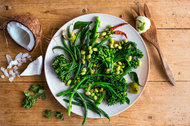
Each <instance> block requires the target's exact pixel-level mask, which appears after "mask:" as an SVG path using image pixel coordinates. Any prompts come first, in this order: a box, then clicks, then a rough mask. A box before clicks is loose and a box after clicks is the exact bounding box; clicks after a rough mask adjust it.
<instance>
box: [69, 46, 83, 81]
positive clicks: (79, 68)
mask: <svg viewBox="0 0 190 126" xmlns="http://www.w3.org/2000/svg"><path fill="white" fill-rule="evenodd" d="M76 49H77V51H78V55H79V59H81V53H80V50H79V48H78V47H76ZM80 70H81V62H80V63H79V66H78V70H77V72H76V74H75V76H74V78H73V80H72V82H71V85H72V84H73V82H74V81H75V80H76V78H77V77H78V75H79V72H80Z"/></svg>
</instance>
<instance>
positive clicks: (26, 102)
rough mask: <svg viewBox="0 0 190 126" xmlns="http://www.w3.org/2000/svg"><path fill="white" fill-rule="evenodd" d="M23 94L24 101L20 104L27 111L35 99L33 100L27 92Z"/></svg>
mask: <svg viewBox="0 0 190 126" xmlns="http://www.w3.org/2000/svg"><path fill="white" fill-rule="evenodd" d="M24 94H25V96H26V97H25V99H24V100H23V102H22V106H23V107H24V108H27V109H29V108H31V107H32V106H33V105H34V103H35V99H34V98H33V96H32V95H31V94H30V93H29V92H27V91H24Z"/></svg>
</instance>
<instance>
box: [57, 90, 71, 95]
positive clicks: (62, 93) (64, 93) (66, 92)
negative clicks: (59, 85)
mask: <svg viewBox="0 0 190 126" xmlns="http://www.w3.org/2000/svg"><path fill="white" fill-rule="evenodd" d="M72 91H73V88H70V89H68V90H66V91H63V92H60V93H58V94H57V96H63V95H66V94H69V93H71V92H72Z"/></svg>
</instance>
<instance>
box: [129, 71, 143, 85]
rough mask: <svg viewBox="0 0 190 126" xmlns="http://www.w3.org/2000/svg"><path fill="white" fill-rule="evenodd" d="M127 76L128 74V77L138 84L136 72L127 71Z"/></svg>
mask: <svg viewBox="0 0 190 126" xmlns="http://www.w3.org/2000/svg"><path fill="white" fill-rule="evenodd" d="M129 76H130V78H131V80H132V81H133V82H136V83H137V84H138V85H140V84H139V78H138V76H137V73H136V72H130V73H129ZM140 86H141V85H140Z"/></svg>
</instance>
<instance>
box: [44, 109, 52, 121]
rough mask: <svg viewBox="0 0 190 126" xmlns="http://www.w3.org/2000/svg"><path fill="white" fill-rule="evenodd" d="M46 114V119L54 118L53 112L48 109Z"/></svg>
mask: <svg viewBox="0 0 190 126" xmlns="http://www.w3.org/2000/svg"><path fill="white" fill-rule="evenodd" d="M44 113H45V117H46V118H48V119H49V118H50V117H51V116H52V114H53V112H52V111H51V110H48V109H46V110H45V111H44Z"/></svg>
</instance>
